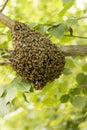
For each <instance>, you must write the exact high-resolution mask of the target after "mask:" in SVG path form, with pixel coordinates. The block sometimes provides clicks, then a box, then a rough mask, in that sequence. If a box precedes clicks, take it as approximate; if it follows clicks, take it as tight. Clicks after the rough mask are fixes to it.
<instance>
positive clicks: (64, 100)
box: [60, 94, 69, 103]
mask: <svg viewBox="0 0 87 130" xmlns="http://www.w3.org/2000/svg"><path fill="white" fill-rule="evenodd" d="M68 100H69V95H68V94H65V95H63V96H62V97H61V98H60V101H61V102H62V103H65V102H67V101H68Z"/></svg>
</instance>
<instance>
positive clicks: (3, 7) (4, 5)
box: [0, 0, 8, 12]
mask: <svg viewBox="0 0 87 130" xmlns="http://www.w3.org/2000/svg"><path fill="white" fill-rule="evenodd" d="M7 3H8V0H6V1H5V3H4V4H3V6H2V9H1V10H0V12H2V11H3V10H4V9H5V7H6V5H7Z"/></svg>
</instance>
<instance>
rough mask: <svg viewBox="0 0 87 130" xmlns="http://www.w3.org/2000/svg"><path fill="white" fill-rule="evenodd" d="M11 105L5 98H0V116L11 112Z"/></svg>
mask: <svg viewBox="0 0 87 130" xmlns="http://www.w3.org/2000/svg"><path fill="white" fill-rule="evenodd" d="M9 109H10V106H9V104H7V103H6V100H5V98H0V116H4V115H5V114H7V113H8V112H9Z"/></svg>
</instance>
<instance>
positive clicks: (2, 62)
mask: <svg viewBox="0 0 87 130" xmlns="http://www.w3.org/2000/svg"><path fill="white" fill-rule="evenodd" d="M9 64H10V61H8V60H1V61H0V65H9Z"/></svg>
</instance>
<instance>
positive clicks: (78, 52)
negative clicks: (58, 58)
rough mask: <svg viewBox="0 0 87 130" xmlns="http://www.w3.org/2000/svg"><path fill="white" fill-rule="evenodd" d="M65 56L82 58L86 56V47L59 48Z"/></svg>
mask: <svg viewBox="0 0 87 130" xmlns="http://www.w3.org/2000/svg"><path fill="white" fill-rule="evenodd" d="M59 48H60V49H61V51H62V52H63V53H64V54H65V56H84V55H87V45H86V44H85V45H65V46H59Z"/></svg>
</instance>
